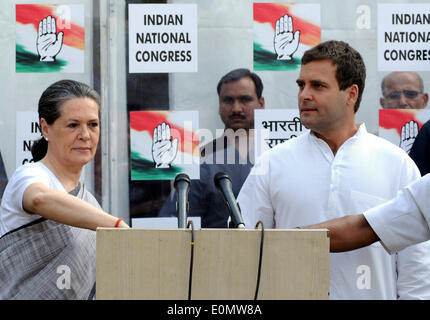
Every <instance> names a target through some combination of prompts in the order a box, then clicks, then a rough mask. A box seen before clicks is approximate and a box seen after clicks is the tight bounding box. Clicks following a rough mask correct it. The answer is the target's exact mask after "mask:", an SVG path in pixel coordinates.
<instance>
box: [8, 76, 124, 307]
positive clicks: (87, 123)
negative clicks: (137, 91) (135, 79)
mask: <svg viewBox="0 0 430 320" xmlns="http://www.w3.org/2000/svg"><path fill="white" fill-rule="evenodd" d="M99 106H100V97H99V95H98V94H97V92H96V91H94V90H93V89H91V88H90V87H88V86H87V85H86V84H83V83H80V82H77V81H73V80H62V81H58V82H56V83H54V84H52V85H51V86H50V87H48V88H47V89H46V90H45V91H44V92H43V94H42V96H41V97H40V100H39V107H38V112H39V120H40V126H41V131H42V136H43V137H42V138H41V139H40V140H39V141H37V142H36V143H35V144H34V146H33V148H32V154H33V159H34V163H30V164H26V165H23V166H21V167H20V168H18V169H17V170H16V171H15V173H14V174H13V175H12V177H11V178H10V180H9V183H8V185H7V187H6V190H5V192H4V195H3V199H2V203H1V208H0V288H1V289H0V298H2V299H87V298H88V296H89V294H90V291H91V289H92V288H93V286H94V282H95V232H94V231H92V230H96V229H97V227H119V228H128V225H127V224H126V223H124V222H123V221H122V219H118V218H116V217H113V216H111V215H109V214H107V213H106V212H104V211H103V210H101V208H100V206H99V204H98V203H97V201H96V200H95V198H94V197H93V196H92V195H91V194H90V193H89V192H88V191H87V190H86V189H85V186H84V185H83V184H82V183H80V182H79V179H80V176H81V173H82V168H83V166H84V165H85V164H86V163H88V162H89V161H91V160H92V159H93V157H94V155H95V152H96V149H97V144H98V141H99V135H100V122H99V114H100V110H99Z"/></svg>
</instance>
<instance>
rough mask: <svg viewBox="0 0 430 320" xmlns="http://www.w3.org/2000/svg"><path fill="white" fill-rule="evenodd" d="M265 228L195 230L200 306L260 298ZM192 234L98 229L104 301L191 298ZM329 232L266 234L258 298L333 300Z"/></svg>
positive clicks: (99, 292) (195, 289)
mask: <svg viewBox="0 0 430 320" xmlns="http://www.w3.org/2000/svg"><path fill="white" fill-rule="evenodd" d="M261 236H262V231H261V230H239V229H201V230H195V231H194V255H193V272H192V286H191V299H192V300H220V299H221V300H252V299H254V294H255V291H256V285H257V273H258V265H259V256H260V243H261ZM190 258H191V229H175V230H173V229H169V230H165V229H111V228H99V229H97V280H96V298H97V299H142V300H153V299H154V300H166V299H167V300H186V299H188V288H189V275H190ZM329 287H330V285H329V237H328V231H327V230H325V229H323V230H303V229H292V230H276V229H270V230H264V244H263V255H262V264H261V277H260V285H259V293H258V297H257V299H258V300H265V299H270V300H277V299H328V298H329Z"/></svg>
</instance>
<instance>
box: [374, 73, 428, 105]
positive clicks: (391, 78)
mask: <svg viewBox="0 0 430 320" xmlns="http://www.w3.org/2000/svg"><path fill="white" fill-rule="evenodd" d="M381 91H382V97H381V98H380V99H379V101H380V103H381V106H382V108H384V109H424V108H425V107H427V102H428V99H429V96H428V94H427V93H425V92H424V85H423V80H422V79H421V77H420V76H419V74H418V73H416V72H404V71H403V72H391V73H390V74H388V75H387V76H386V77H385V78H384V79H382V82H381Z"/></svg>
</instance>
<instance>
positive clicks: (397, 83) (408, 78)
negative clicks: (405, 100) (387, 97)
mask: <svg viewBox="0 0 430 320" xmlns="http://www.w3.org/2000/svg"><path fill="white" fill-rule="evenodd" d="M384 85H385V90H387V91H401V90H415V91H421V85H420V81H419V79H418V77H417V76H416V75H415V74H413V73H410V72H396V73H393V74H391V75H389V76H387V78H386V79H385V83H384Z"/></svg>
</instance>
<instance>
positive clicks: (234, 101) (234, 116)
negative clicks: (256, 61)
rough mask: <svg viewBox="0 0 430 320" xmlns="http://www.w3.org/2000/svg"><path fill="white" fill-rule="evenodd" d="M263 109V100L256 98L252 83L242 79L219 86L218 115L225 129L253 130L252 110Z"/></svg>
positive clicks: (246, 78) (247, 78)
mask: <svg viewBox="0 0 430 320" xmlns="http://www.w3.org/2000/svg"><path fill="white" fill-rule="evenodd" d="M262 108H264V98H263V97H261V98H260V99H258V98H257V93H256V90H255V84H254V81H252V79H251V78H249V77H244V78H241V79H239V80H238V81H234V82H228V83H224V84H222V85H221V88H220V93H219V115H220V117H221V120H222V121H223V122H224V124H225V128H226V129H227V128H231V129H233V130H237V129H245V130H248V129H253V128H254V109H262Z"/></svg>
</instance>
